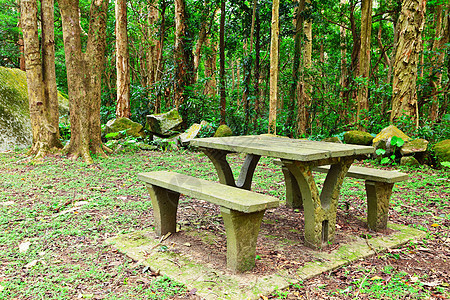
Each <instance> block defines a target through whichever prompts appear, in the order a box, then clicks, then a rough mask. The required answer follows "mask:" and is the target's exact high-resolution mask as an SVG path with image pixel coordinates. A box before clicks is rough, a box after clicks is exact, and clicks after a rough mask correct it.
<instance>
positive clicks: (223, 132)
mask: <svg viewBox="0 0 450 300" xmlns="http://www.w3.org/2000/svg"><path fill="white" fill-rule="evenodd" d="M232 135H233V131H232V130H231V128H230V127H228V126H227V125H225V124H223V125H220V126H219V128H217V130H216V133H214V137H226V136H232Z"/></svg>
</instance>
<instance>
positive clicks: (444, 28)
mask: <svg viewBox="0 0 450 300" xmlns="http://www.w3.org/2000/svg"><path fill="white" fill-rule="evenodd" d="M449 7H450V6H449ZM445 12H446V14H447V15H446V14H445ZM448 13H449V10H448V9H447V10H446V11H445V10H444V7H443V5H442V4H441V5H438V6H437V7H436V22H435V28H436V29H435V30H436V32H435V38H434V42H433V48H432V53H435V54H434V56H433V57H432V63H433V66H434V69H438V70H439V71H434V70H431V73H432V74H431V76H430V78H431V86H432V87H433V88H432V90H431V95H433V96H432V102H431V107H430V112H429V119H430V120H431V121H436V120H438V117H439V95H438V91H439V90H440V89H441V83H442V71H440V68H441V66H443V63H444V58H445V44H446V43H448V40H449V34H450V32H449V24H448V22H449V17H448Z"/></svg>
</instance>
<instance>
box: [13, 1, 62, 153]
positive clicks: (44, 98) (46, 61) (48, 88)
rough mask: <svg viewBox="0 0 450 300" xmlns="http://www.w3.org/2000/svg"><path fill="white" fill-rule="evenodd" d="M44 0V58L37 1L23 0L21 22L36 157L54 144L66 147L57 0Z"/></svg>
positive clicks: (47, 150)
mask: <svg viewBox="0 0 450 300" xmlns="http://www.w3.org/2000/svg"><path fill="white" fill-rule="evenodd" d="M41 3H42V10H41V12H42V20H41V22H42V23H41V28H42V42H43V47H42V62H41V54H40V49H39V36H38V20H37V13H38V7H37V1H36V0H24V1H21V26H22V30H23V40H24V56H25V64H26V74H27V85H28V98H29V108H30V119H31V128H32V134H33V144H32V147H31V150H30V152H29V154H30V155H32V156H34V157H35V158H36V159H39V158H42V157H44V156H45V155H47V154H48V153H49V152H50V151H52V150H53V149H54V148H61V147H62V145H61V142H60V140H59V130H58V122H59V114H58V97H57V90H56V76H55V63H54V61H55V50H54V33H53V28H54V27H53V1H51V0H43V1H42V2H41Z"/></svg>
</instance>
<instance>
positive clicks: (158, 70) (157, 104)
mask: <svg viewBox="0 0 450 300" xmlns="http://www.w3.org/2000/svg"><path fill="white" fill-rule="evenodd" d="M166 7H167V3H166V2H165V1H164V0H162V2H160V9H161V25H160V30H159V44H158V53H157V54H158V56H157V63H156V65H157V67H156V71H155V72H156V74H155V82H161V79H162V75H163V71H164V60H163V48H164V36H165V34H166ZM161 98H162V89H159V90H158V91H157V94H156V102H155V113H156V114H158V113H160V112H161ZM166 104H167V103H166Z"/></svg>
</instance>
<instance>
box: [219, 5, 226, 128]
mask: <svg viewBox="0 0 450 300" xmlns="http://www.w3.org/2000/svg"><path fill="white" fill-rule="evenodd" d="M225 1H226V0H221V1H220V38H219V39H220V41H219V43H220V45H219V48H220V54H219V55H220V66H219V68H220V70H219V72H220V76H219V77H220V124H225V117H226V92H225Z"/></svg>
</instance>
